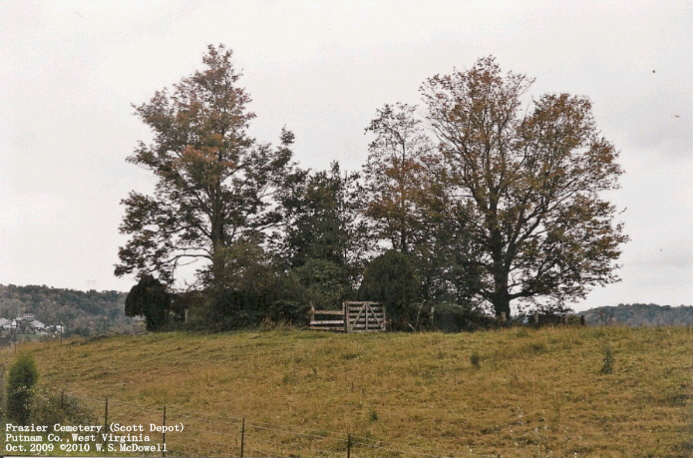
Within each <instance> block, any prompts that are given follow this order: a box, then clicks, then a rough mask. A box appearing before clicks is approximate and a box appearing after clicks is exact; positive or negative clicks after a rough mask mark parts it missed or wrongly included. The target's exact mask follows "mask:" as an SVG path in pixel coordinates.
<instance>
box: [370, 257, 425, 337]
mask: <svg viewBox="0 0 693 458" xmlns="http://www.w3.org/2000/svg"><path fill="white" fill-rule="evenodd" d="M358 297H359V300H362V301H376V302H380V303H382V304H383V305H385V307H386V309H387V316H388V319H389V320H390V321H391V323H392V329H393V330H396V331H405V330H410V329H411V328H412V327H413V325H412V323H414V322H415V321H416V316H417V311H418V309H417V307H415V306H414V302H415V301H416V300H417V299H418V297H419V280H418V279H417V277H416V272H415V270H414V267H413V265H412V263H411V261H410V259H409V258H408V257H407V256H406V255H404V254H402V253H400V252H398V251H395V250H390V251H387V252H385V253H384V254H382V255H380V256H378V257H377V258H375V259H373V261H371V263H370V264H369V265H368V267H367V268H366V270H365V271H364V273H363V281H362V282H361V287H360V288H359V291H358Z"/></svg>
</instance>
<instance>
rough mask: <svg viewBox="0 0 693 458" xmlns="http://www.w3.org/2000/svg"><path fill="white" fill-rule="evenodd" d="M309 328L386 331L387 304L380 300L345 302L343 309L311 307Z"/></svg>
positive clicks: (344, 330) (340, 330) (341, 330)
mask: <svg viewBox="0 0 693 458" xmlns="http://www.w3.org/2000/svg"><path fill="white" fill-rule="evenodd" d="M309 313H310V325H309V327H308V328H309V329H313V330H316V331H339V332H363V331H386V330H387V325H386V321H385V306H384V305H382V304H380V303H378V302H344V303H342V310H315V308H313V307H311V309H310V312H309Z"/></svg>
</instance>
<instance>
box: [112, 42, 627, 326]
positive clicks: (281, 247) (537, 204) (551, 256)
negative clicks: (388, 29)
mask: <svg viewBox="0 0 693 458" xmlns="http://www.w3.org/2000/svg"><path fill="white" fill-rule="evenodd" d="M231 57H232V53H231V51H230V50H227V49H226V48H225V47H224V46H222V45H220V46H217V47H214V46H210V47H209V48H208V51H207V53H206V54H205V56H204V58H203V64H204V66H205V67H204V69H203V70H202V71H197V72H195V73H193V74H192V75H191V76H189V77H187V78H183V79H182V80H181V81H180V83H178V84H176V85H174V86H173V88H172V89H170V90H168V89H164V90H162V91H159V92H156V93H155V95H154V96H153V97H152V99H151V100H150V101H149V102H148V103H145V104H142V105H139V106H135V113H136V115H137V116H138V117H139V118H140V119H141V120H142V121H143V122H144V123H145V124H146V125H147V126H149V127H150V128H151V129H152V131H153V133H154V138H153V140H152V142H151V143H150V144H145V143H142V142H141V143H139V145H138V146H137V148H136V149H135V152H134V153H133V154H132V155H131V156H130V157H129V158H128V161H129V162H131V163H134V164H136V165H139V166H141V167H143V168H145V169H147V170H149V171H150V172H152V173H153V175H154V177H155V178H156V186H155V189H154V192H153V194H151V195H147V194H143V193H139V192H135V191H133V192H131V193H130V195H129V196H128V197H127V198H126V199H124V200H123V204H124V205H125V217H124V219H123V222H122V224H121V226H120V230H121V232H122V233H123V234H126V235H128V236H129V240H128V242H127V244H126V245H125V246H123V247H122V248H120V251H119V259H120V262H119V264H118V265H117V266H116V269H115V273H116V275H119V276H121V275H125V274H133V273H134V274H135V275H136V276H137V277H138V278H140V279H146V280H147V281H161V283H162V284H163V285H164V286H165V288H164V289H168V290H170V289H172V287H173V285H174V281H175V280H176V270H177V268H178V267H179V266H180V265H183V264H186V263H188V262H191V261H192V262H194V261H197V260H201V261H203V262H202V263H201V264H199V268H198V272H197V273H198V276H197V280H198V281H197V284H196V285H194V287H195V288H197V289H198V290H199V291H202V296H203V297H204V300H203V301H202V302H204V305H203V306H200V308H201V309H204V311H203V312H201V313H200V314H199V316H205V317H207V318H205V319H206V320H207V321H209V322H212V323H214V324H215V329H222V328H227V327H234V326H244V325H245V324H247V323H259V322H261V321H262V320H264V319H270V320H277V319H278V320H282V319H287V318H286V317H289V318H288V319H289V320H292V321H296V320H295V319H296V317H297V316H298V314H299V313H300V310H304V309H305V308H306V307H307V306H309V305H317V306H319V307H335V306H336V307H338V303H339V302H340V301H342V300H344V299H346V298H353V296H354V295H356V291H358V296H360V297H361V298H362V299H364V300H378V301H386V302H388V303H389V304H390V305H391V306H392V307H393V308H394V312H395V314H394V315H391V316H397V314H399V317H400V318H401V319H403V320H406V319H407V318H406V316H407V308H408V307H410V306H411V305H412V304H413V303H414V302H416V303H418V304H419V305H420V304H422V303H423V302H424V301H426V302H427V303H429V302H430V304H431V305H435V304H441V305H442V304H446V305H447V306H452V307H448V308H447V309H446V310H456V309H457V308H459V309H463V310H467V311H469V310H472V311H474V313H477V311H478V310H479V309H480V308H481V309H485V310H492V311H493V313H494V314H495V315H496V316H497V317H499V318H500V317H502V316H505V317H506V318H509V317H510V314H511V303H513V304H515V303H521V304H529V305H530V306H534V307H545V308H546V307H549V308H551V310H565V307H564V306H565V304H566V303H567V302H570V301H572V300H575V299H578V298H584V297H585V296H586V294H587V292H588V291H589V290H590V289H591V288H592V287H594V286H597V285H605V284H608V283H611V282H614V281H617V280H618V277H617V276H616V274H615V270H616V268H617V267H618V265H617V264H616V261H617V259H618V257H619V256H620V252H621V251H620V246H621V245H622V244H623V243H624V242H626V241H627V240H628V237H627V236H626V235H625V234H624V233H623V226H622V224H621V223H619V222H616V221H615V216H616V208H615V206H614V205H613V204H611V203H610V202H608V201H607V200H605V192H607V191H612V190H614V189H617V188H618V179H619V176H620V175H621V174H622V173H623V170H622V169H621V167H620V166H619V165H618V163H617V159H618V155H619V153H618V151H617V150H616V149H615V147H614V145H612V144H611V143H610V142H609V141H607V140H606V139H605V138H603V137H602V135H601V134H600V132H599V131H598V129H597V127H596V123H595V120H594V117H593V115H592V107H591V103H590V101H589V99H587V98H586V97H583V96H574V95H570V94H564V93H560V94H545V95H541V96H539V97H537V98H529V97H528V91H529V89H530V88H531V85H532V83H533V80H532V79H531V78H528V77H527V76H525V75H521V74H516V73H513V72H508V73H505V74H504V73H503V72H502V71H501V69H500V66H499V65H498V64H497V63H496V61H495V59H494V58H492V57H486V58H482V59H479V60H478V61H477V62H476V64H475V65H474V66H473V67H472V68H471V69H469V70H464V71H458V70H454V71H453V72H452V73H451V74H448V75H436V76H433V77H431V78H429V79H427V80H426V81H424V83H423V84H422V85H421V87H420V93H421V96H422V99H423V104H422V108H418V107H416V106H413V105H408V104H404V103H395V104H385V105H384V106H383V107H382V108H380V109H377V110H376V116H375V118H374V119H373V120H372V121H371V122H370V124H369V125H368V126H367V127H366V133H367V134H370V135H373V139H372V141H371V142H370V144H369V148H368V158H367V162H366V163H365V164H364V166H363V168H362V173H361V174H360V175H359V174H357V173H348V172H346V173H344V172H342V171H341V170H340V168H339V165H338V164H337V163H336V162H335V163H333V164H332V166H331V167H330V169H328V170H323V171H311V170H303V169H301V168H299V167H298V166H297V165H296V164H294V163H293V162H292V151H291V149H290V147H291V145H292V144H293V141H294V136H293V134H292V133H291V132H289V131H287V130H282V133H281V136H280V145H279V146H278V147H272V146H271V145H269V144H261V143H259V142H257V141H256V140H255V139H253V138H250V137H249V136H248V132H247V130H248V126H249V123H250V122H251V121H252V120H253V118H254V117H255V115H254V114H253V113H251V112H249V111H248V110H247V105H248V103H249V102H250V97H249V95H248V94H247V93H246V91H245V90H244V89H243V88H240V87H238V85H237V84H238V80H239V78H240V74H239V73H237V72H236V70H235V69H234V66H233V65H232V63H231ZM371 260H372V262H370V261H371ZM369 262H370V263H369ZM366 266H368V267H367V268H366ZM150 276H151V277H150ZM154 279H156V280H154ZM359 283H360V286H359ZM388 288H390V289H388ZM131 294H133V293H131ZM134 297H135V296H133V298H134ZM138 297H139V296H138ZM142 297H144V296H142ZM196 297H197V296H196ZM133 300H134V299H133ZM513 301H516V302H513ZM145 302H146V301H145ZM174 302H175V301H174ZM196 302H200V301H196ZM132 304H134V303H132ZM132 304H131V305H132ZM133 306H134V305H133ZM457 306H462V307H457ZM137 307H139V308H137ZM137 307H136V308H137V310H140V311H144V310H147V306H145V304H144V302H143V303H142V304H140V305H137ZM133 310H134V309H133ZM419 311H420V310H419ZM400 312H401V313H400ZM133 313H134V312H133ZM270 316H271V317H272V318H269V317H270ZM416 316H417V317H418V312H417V315H416ZM470 316H471V315H470ZM465 319H466V318H465ZM401 327H402V328H405V329H406V328H407V327H408V326H407V325H405V323H404V322H402V323H401ZM465 327H466V326H461V328H465Z"/></svg>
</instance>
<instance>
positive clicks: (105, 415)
mask: <svg viewBox="0 0 693 458" xmlns="http://www.w3.org/2000/svg"><path fill="white" fill-rule="evenodd" d="M103 429H104V431H106V432H107V431H108V396H106V409H105V412H104V419H103Z"/></svg>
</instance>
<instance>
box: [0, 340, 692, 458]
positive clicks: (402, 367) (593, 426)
mask: <svg viewBox="0 0 693 458" xmlns="http://www.w3.org/2000/svg"><path fill="white" fill-rule="evenodd" d="M692 341H693V335H692V334H691V331H690V330H689V329H686V328H654V329H653V328H650V329H645V328H642V329H630V328H620V327H607V328H546V329H539V330H535V329H526V328H510V329H502V330H497V331H486V332H477V333H463V334H441V333H423V334H404V333H402V334H398V333H387V334H332V333H319V332H310V331H300V330H292V329H279V330H272V331H258V332H238V333H230V334H217V335H199V334H188V333H163V334H150V335H143V336H120V337H111V338H107V339H100V340H93V341H69V342H65V343H63V344H62V345H59V343H57V342H53V343H46V344H28V345H27V346H26V347H24V348H25V349H29V350H31V351H32V352H33V354H34V357H35V359H36V361H37V364H38V367H39V371H40V374H41V380H40V382H41V384H42V385H44V386H48V387H52V388H54V389H58V390H65V391H66V392H67V393H70V394H72V395H75V396H77V397H78V398H80V399H82V400H83V401H84V402H85V403H87V404H90V405H91V406H92V408H93V409H94V410H93V411H94V412H95V416H96V417H97V418H98V419H99V420H98V422H100V423H103V420H104V415H105V401H104V399H105V398H106V397H108V398H109V419H108V421H109V423H110V422H112V421H117V422H120V423H121V424H143V425H145V426H147V425H149V424H150V423H159V424H160V423H161V422H162V421H163V406H164V405H166V406H167V424H176V423H181V424H183V425H184V426H185V431H184V432H183V433H175V432H173V433H169V434H168V435H167V445H168V448H169V456H173V455H208V456H213V455H218V456H238V454H239V448H240V436H241V428H243V427H244V429H245V438H244V447H245V450H244V453H245V456H287V457H288V456H304V457H309V456H346V448H347V444H346V442H347V441H346V439H347V434H352V435H353V436H352V449H351V456H353V457H358V456H373V457H376V456H402V457H405V456H422V454H423V456H426V455H434V456H485V455H489V456H494V457H496V456H498V455H500V456H502V457H533V456H536V457H540V456H542V457H543V456H555V457H568V456H569V457H573V456H580V457H686V456H691V455H693V426H692V423H691V413H692V412H693V389H692V387H691V379H692V374H693V367H692V364H693V362H692V358H693V344H692ZM607 349H610V350H611V354H612V355H613V365H612V371H611V373H602V368H603V367H604V359H605V355H606V352H607ZM20 350H21V347H20ZM13 356H14V355H13V353H12V350H5V351H4V352H3V353H2V359H3V363H4V364H6V365H7V364H10V363H11V361H12V359H13ZM6 367H7V366H6ZM241 418H245V422H246V423H245V426H243V425H242V420H241ZM150 435H151V436H152V438H153V440H155V441H159V440H160V439H159V437H160V435H159V434H157V433H151V434H150Z"/></svg>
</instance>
